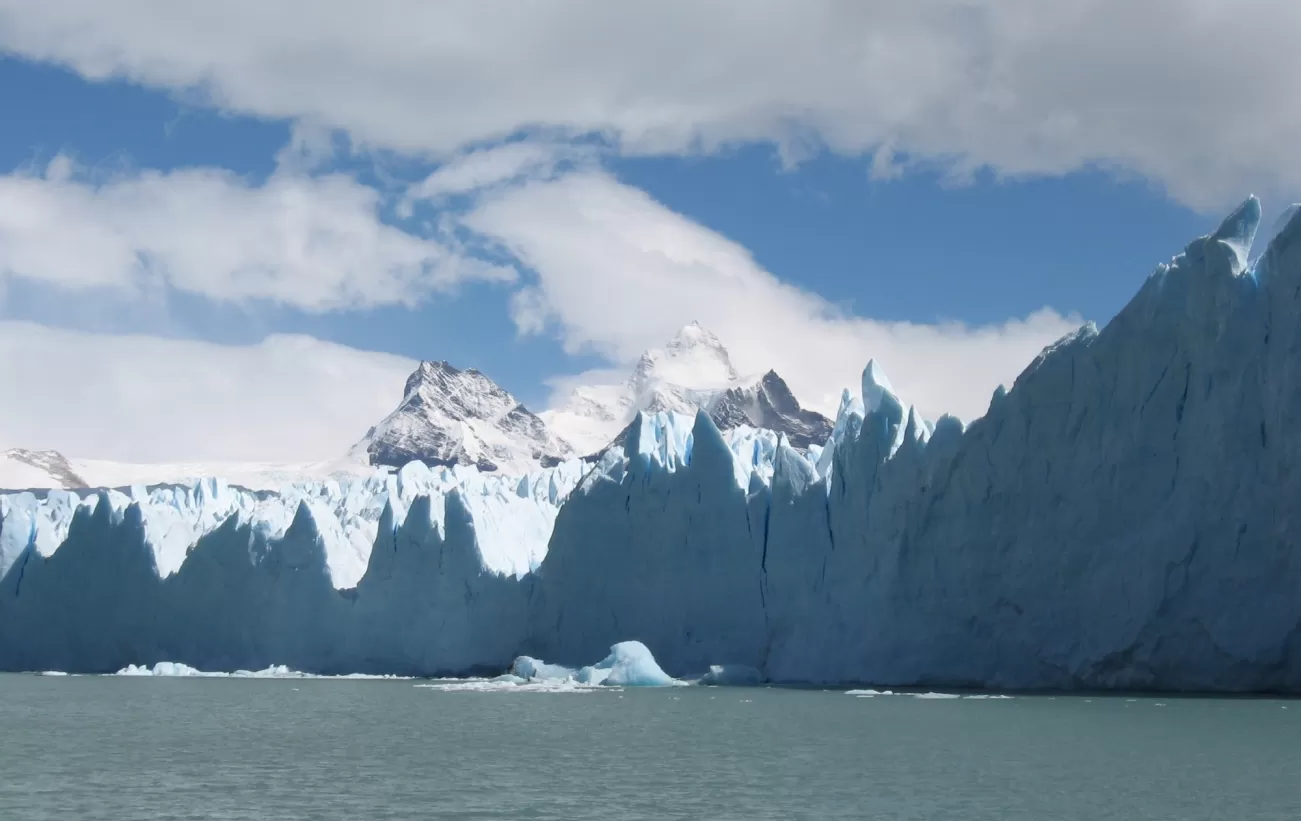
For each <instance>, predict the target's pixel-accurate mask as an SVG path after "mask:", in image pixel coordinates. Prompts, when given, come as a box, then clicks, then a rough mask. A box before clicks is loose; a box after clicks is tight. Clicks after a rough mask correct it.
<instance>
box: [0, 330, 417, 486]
mask: <svg viewBox="0 0 1301 821" xmlns="http://www.w3.org/2000/svg"><path fill="white" fill-rule="evenodd" d="M414 367H415V363H414V362H412V361H411V360H409V359H405V358H403V357H399V356H391V355H388V354H378V353H370V352H365V351H358V350H354V349H351V348H347V347H344V346H341V345H333V344H330V343H328V342H321V341H319V340H316V339H312V338H310V337H303V336H271V337H268V338H267V339H265V340H263V341H262V342H261V343H259V344H257V345H250V346H234V345H214V344H211V343H208V342H197V341H193V340H179V339H162V338H158V337H149V336H120V335H106V334H88V333H80V332H77V331H67V330H60V329H55V328H48V327H45V326H42V325H37V324H33V323H29V322H14V321H4V322H0V384H4V385H6V386H8V387H7V389H6V392H5V398H4V401H3V402H0V447H24V448H32V449H53V450H59V451H61V452H63V453H65V454H69V455H73V456H78V457H82V458H95V459H113V460H119V461H127V462H175V461H190V460H193V461H253V462H282V461H283V462H298V461H314V460H319V459H332V458H336V457H339V456H342V455H343V453H344V452H345V451H346V450H347V448H348V447H350V446H351V445H352V444H354V443H355V442H356V441H357V440H358V439H360V438H361V437H362V435H363V434H364V433H365V432H366V429H367V428H369V427H370V426H371V425H373V424H374V423H375V422H377V421H379V420H380V419H381V418H383V416H384V415H385V414H387V413H389V412H390V411H392V410H393V408H394V407H396V406H397V403H398V401H399V400H400V399H401V397H402V386H403V383H404V382H405V380H406V378H407V375H408V374H409V373H410V372H411V370H412V369H413V368H414Z"/></svg>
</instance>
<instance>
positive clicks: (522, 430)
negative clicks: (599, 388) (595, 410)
mask: <svg viewBox="0 0 1301 821" xmlns="http://www.w3.org/2000/svg"><path fill="white" fill-rule="evenodd" d="M354 450H355V451H357V452H364V453H365V454H366V457H367V459H368V460H369V462H370V464H372V465H388V466H390V467H395V468H400V467H402V466H403V465H405V464H407V463H408V462H411V461H420V462H424V463H425V464H427V465H473V466H475V467H477V468H479V469H480V470H482V471H497V470H502V471H505V472H509V473H516V474H519V473H525V472H527V471H528V470H530V469H532V468H536V467H538V466H539V465H540V466H542V467H550V466H553V465H555V464H558V463H559V462H560V461H561V460H562V459H564V458H566V457H568V456H569V455H571V453H572V449H571V448H570V446H569V444H568V443H566V442H564V441H563V440H561V439H557V438H556V437H554V436H552V435H551V433H550V432H549V431H548V430H547V426H546V424H544V423H543V421H542V420H541V419H539V418H538V417H537V416H536V415H534V414H533V413H532V412H531V411H529V409H528V408H526V407H524V406H523V405H522V404H520V403H519V401H517V400H516V399H515V397H513V396H511V395H510V394H509V393H507V392H506V391H504V390H502V389H501V388H500V387H499V386H498V385H497V384H496V383H495V382H493V381H492V380H491V379H489V378H488V377H486V376H484V375H483V374H481V373H479V372H478V371H476V370H474V369H473V368H471V369H469V370H464V371H462V370H458V369H457V368H454V367H452V366H451V365H449V364H447V363H446V362H421V363H420V367H419V368H417V369H416V370H415V372H414V373H412V374H411V376H410V377H408V378H407V384H406V389H405V391H404V395H403V397H402V404H401V405H399V406H398V409H397V410H395V411H393V413H391V414H389V415H388V416H387V417H386V418H385V419H384V420H383V421H381V422H380V423H379V424H378V425H376V426H375V427H373V428H371V429H370V430H369V431H368V432H367V433H366V436H365V437H364V438H363V439H362V441H361V442H360V443H358V444H357V446H356V448H354Z"/></svg>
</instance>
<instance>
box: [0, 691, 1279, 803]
mask: <svg viewBox="0 0 1301 821" xmlns="http://www.w3.org/2000/svg"><path fill="white" fill-rule="evenodd" d="M415 684H416V683H415V682H410V681H325V680H310V679H309V680H255V679H249V680H240V679H139V678H118V677H66V678H55V677H40V676H18V675H0V818H3V819H10V818H13V819H28V820H29V821H42V819H59V821H68V819H91V818H94V819H148V820H149V821H152V820H153V819H222V820H223V821H224V820H225V819H322V821H336V820H337V821H343V820H344V819H347V821H366V820H367V819H408V818H446V819H518V818H530V819H578V820H580V821H581V820H582V819H678V818H683V819H687V818H690V819H738V821H740V820H741V819H745V821H753V819H843V818H862V819H878V818H879V819H961V820H962V821H984V819H990V820H991V821H992V820H993V819H999V820H1000V821H1003V820H1004V819H1025V820H1026V821H1052V820H1053V819H1116V818H1126V819H1181V821H1192V820H1196V819H1208V820H1209V819H1215V820H1216V821H1220V820H1221V819H1257V820H1260V821H1265V820H1268V819H1289V821H1293V820H1294V819H1297V818H1301V702H1289V701H1280V700H1265V699H1168V698H1155V699H1154V698H1139V699H1129V698H1125V697H1108V698H1097V697H1094V698H1083V697H1057V698H1048V697H1022V698H1015V699H1010V700H996V699H919V698H913V697H909V696H897V695H896V696H878V697H875V698H856V697H853V696H847V695H845V694H844V693H842V692H821V691H808V690H780V689H753V690H744V689H718V690H714V689H707V688H695V687H693V688H673V689H657V690H641V691H634V690H624V691H621V692H611V691H599V692H590V693H535V692H534V693H526V692H515V693H503V692H497V693H482V692H442V691H437V690H431V689H428V688H423V687H417V686H414V685H415Z"/></svg>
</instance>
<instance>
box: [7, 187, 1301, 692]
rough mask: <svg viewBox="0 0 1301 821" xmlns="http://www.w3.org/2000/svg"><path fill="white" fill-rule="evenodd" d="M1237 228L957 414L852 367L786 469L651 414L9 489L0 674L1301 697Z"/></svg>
mask: <svg viewBox="0 0 1301 821" xmlns="http://www.w3.org/2000/svg"><path fill="white" fill-rule="evenodd" d="M1259 215H1260V209H1259V205H1258V203H1257V202H1256V201H1255V200H1254V199H1252V200H1248V201H1247V202H1246V203H1244V205H1243V206H1242V207H1241V208H1240V209H1238V210H1237V211H1235V212H1234V214H1232V215H1230V217H1229V218H1228V219H1226V220H1225V222H1224V224H1223V225H1222V226H1221V227H1220V228H1219V229H1218V230H1217V231H1216V232H1214V233H1213V234H1212V235H1210V236H1208V237H1203V238H1201V239H1199V240H1196V241H1194V242H1193V243H1191V244H1190V245H1189V246H1188V247H1187V248H1186V249H1185V251H1184V253H1183V254H1181V255H1180V256H1178V257H1176V258H1175V259H1174V260H1173V261H1172V262H1171V263H1169V264H1168V265H1163V266H1160V267H1159V268H1158V269H1157V270H1156V272H1155V273H1153V274H1152V276H1151V277H1149V279H1148V280H1147V282H1146V283H1145V284H1144V285H1143V287H1142V289H1141V290H1140V292H1139V293H1138V294H1137V295H1136V296H1135V298H1134V299H1133V300H1132V301H1131V303H1130V304H1129V305H1128V306H1127V307H1126V308H1125V309H1124V310H1123V311H1121V312H1120V314H1119V315H1118V316H1117V317H1116V318H1115V319H1114V320H1113V321H1112V322H1110V323H1109V324H1108V325H1107V326H1106V328H1104V329H1102V330H1101V331H1098V330H1096V329H1095V328H1093V327H1091V326H1089V327H1085V328H1083V329H1081V330H1080V331H1079V332H1078V333H1076V334H1073V335H1071V336H1069V337H1067V338H1065V339H1063V340H1062V341H1060V342H1059V343H1057V344H1056V345H1053V346H1051V347H1050V348H1049V349H1047V350H1045V351H1044V353H1043V354H1042V355H1041V356H1040V357H1039V358H1037V359H1036V360H1035V361H1034V362H1033V363H1031V364H1030V366H1029V367H1028V368H1027V369H1026V370H1025V372H1024V373H1022V374H1021V376H1020V377H1019V378H1018V379H1017V381H1016V383H1015V384H1014V385H1013V386H1012V387H1011V389H1010V390H1006V391H1005V390H1001V389H1000V390H999V391H997V392H996V393H995V395H994V397H993V399H992V400H991V404H990V408H989V411H988V413H987V414H986V416H985V417H983V418H981V419H979V420H977V421H975V422H973V423H972V424H971V425H970V426H969V427H967V428H966V429H964V428H963V426H962V425H961V424H960V423H959V422H958V421H957V420H954V419H951V418H944V419H940V420H939V421H938V422H936V423H935V424H933V425H932V424H930V423H928V422H926V421H924V420H921V419H919V418H918V417H917V415H916V413H915V412H913V411H912V409H910V408H908V407H907V405H906V404H905V403H904V402H902V401H901V400H900V399H899V397H898V396H897V395H895V393H894V392H893V391H892V390H891V389H890V386H889V383H888V381H887V380H886V379H885V377H884V374H883V373H882V371H881V369H880V368H879V367H878V366H877V365H876V364H875V363H873V364H871V365H869V367H868V369H867V370H866V371H865V373H864V380H863V385H862V388H861V391H860V395H859V396H857V397H855V396H853V395H847V396H846V398H845V401H844V402H843V403H842V410H841V413H840V415H839V418H838V419H837V422H836V426H835V429H834V432H833V434H832V439H831V441H830V442H828V444H827V445H826V447H824V448H811V449H810V451H809V453H808V454H807V455H805V454H801V453H798V452H796V451H794V450H792V449H791V448H789V447H788V446H787V445H786V444H785V443H784V442H783V441H782V440H781V439H780V437H778V436H775V435H773V434H771V433H768V432H764V431H730V432H729V433H728V434H727V435H720V434H719V432H718V430H717V429H716V427H715V426H714V425H713V423H712V422H711V421H710V420H709V419H708V417H707V416H703V415H697V416H695V417H690V416H679V415H673V414H659V415H643V416H642V417H640V418H639V419H638V420H637V422H636V424H634V425H633V426H631V428H630V429H629V431H628V433H627V436H626V438H625V439H624V441H622V442H621V443H618V444H616V445H615V446H614V447H611V448H609V449H607V450H606V451H605V453H604V454H603V456H602V457H601V459H600V461H599V463H597V464H596V465H595V466H594V467H593V468H592V469H591V470H590V471H589V472H588V473H587V474H586V475H582V476H580V472H581V471H582V470H583V468H582V467H581V466H575V467H572V468H570V467H563V466H562V468H557V469H556V471H554V472H552V473H549V474H540V475H538V476H535V477H531V478H528V479H526V480H522V481H520V482H519V483H518V484H516V485H510V486H506V485H501V484H494V483H493V482H491V481H489V480H487V479H484V478H483V477H479V476H478V475H477V474H474V475H471V474H468V473H463V474H460V475H448V476H444V478H441V479H437V480H435V479H431V478H429V477H428V476H426V475H425V474H421V473H419V470H423V468H419V469H417V468H415V467H411V466H409V468H410V469H408V468H404V469H403V471H402V472H400V473H399V474H398V475H397V476H394V477H389V478H385V479H383V480H382V481H379V480H376V482H375V483H374V484H372V485H371V486H369V487H360V486H359V487H351V486H348V487H343V486H340V487H338V488H328V489H322V488H321V487H307V488H289V489H285V491H283V492H282V493H279V494H270V495H263V496H257V495H250V496H248V497H245V496H243V495H240V494H242V493H244V492H242V491H237V489H230V488H227V487H224V486H222V485H220V484H219V483H213V484H211V485H204V486H198V487H195V488H190V489H182V490H175V489H173V490H172V491H168V492H172V493H173V495H172V496H166V494H162V495H159V494H158V493H156V491H155V490H153V489H151V490H148V491H143V490H141V491H138V492H137V491H133V493H132V495H131V496H130V497H127V496H123V497H122V498H118V497H115V496H113V495H112V494H104V495H102V496H100V497H98V498H95V499H86V500H81V499H77V498H76V497H71V496H69V495H66V494H65V495H57V494H51V495H50V496H49V497H48V498H47V499H46V500H44V501H41V500H36V499H35V497H30V496H11V497H0V518H2V520H0V573H2V574H3V577H2V579H0V668H4V669H45V668H57V667H62V668H64V669H69V670H89V669H102V670H110V669H118V668H120V667H123V666H125V665H126V664H128V663H136V664H149V663H153V662H156V661H162V660H169V661H182V662H185V663H187V664H190V665H192V666H195V667H200V668H205V669H223V668H225V669H233V668H235V667H244V668H249V669H258V668H261V667H265V666H268V665H270V664H273V663H275V664H288V665H290V666H292V667H295V668H296V669H302V670H309V671H315V672H394V673H417V674H419V673H434V672H468V671H471V670H475V669H490V668H496V669H505V668H506V667H507V666H508V665H509V664H510V661H511V659H512V658H514V657H515V656H517V655H520V654H521V653H528V654H530V655H532V656H536V657H540V658H546V659H548V660H551V661H554V662H557V663H561V664H573V665H577V664H582V663H585V662H587V661H590V659H591V658H596V657H599V656H600V655H602V654H603V653H604V652H605V650H606V648H608V647H610V646H611V645H613V644H615V643H617V642H620V641H625V640H638V641H641V642H643V643H644V644H645V645H646V646H647V647H649V648H650V650H651V651H652V652H653V653H654V655H655V657H656V658H657V659H659V661H660V662H661V664H662V665H663V667H664V669H665V670H666V671H667V672H668V673H669V674H670V675H674V676H690V675H696V674H701V673H704V672H705V671H706V670H707V669H708V668H709V666H710V665H716V664H723V665H742V666H746V667H753V668H755V669H757V670H759V671H761V672H762V674H763V675H764V676H766V677H767V678H769V679H772V680H774V681H787V682H795V681H801V682H864V683H869V682H870V683H877V684H887V685H908V684H912V685H922V686H927V685H931V686H937V685H945V686H954V685H972V686H988V687H1008V688H1118V687H1126V688H1151V689H1182V690H1226V691H1237V690H1287V691H1293V692H1296V691H1301V647H1299V646H1298V636H1301V557H1299V556H1298V541H1299V540H1298V534H1297V525H1296V524H1295V523H1294V521H1293V520H1294V518H1295V515H1294V513H1293V510H1294V508H1295V500H1296V499H1298V498H1301V459H1299V458H1298V456H1299V450H1301V444H1299V443H1298V440H1297V438H1296V437H1295V435H1294V434H1293V431H1295V430H1296V429H1297V424H1298V422H1299V421H1301V419H1299V418H1298V417H1299V416H1301V371H1299V370H1298V366H1297V365H1296V364H1295V363H1297V362H1299V361H1301V216H1297V215H1296V214H1295V213H1294V214H1293V216H1292V217H1291V218H1290V219H1289V220H1288V221H1287V222H1286V223H1285V224H1284V225H1283V227H1282V228H1281V230H1279V231H1278V232H1277V235H1276V236H1275V237H1274V238H1273V239H1272V241H1271V242H1270V243H1269V246H1268V248H1267V249H1266V250H1265V252H1264V253H1262V254H1261V255H1260V256H1259V257H1258V258H1256V262H1255V263H1254V264H1252V265H1251V266H1250V267H1248V262H1247V260H1249V259H1251V255H1250V246H1251V239H1252V236H1253V234H1254V232H1255V229H1256V225H1257V223H1258V221H1259ZM566 471H568V472H566ZM176 494H179V495H176ZM231 494H234V495H231ZM169 510H170V511H173V512H172V513H166V511H169ZM159 511H162V512H159ZM169 516H171V517H172V519H169V518H168V517H169ZM173 519H174V521H173ZM168 522H171V524H170V525H169V524H168ZM196 534H198V535H197V542H195V543H194V546H193V547H189V546H188V544H186V543H187V542H191V540H193V539H195V538H196ZM350 534H351V535H350ZM356 534H360V535H356ZM177 545H180V546H181V547H179V548H178V547H176V546H177ZM56 548H57V549H56ZM350 557H351V558H350Z"/></svg>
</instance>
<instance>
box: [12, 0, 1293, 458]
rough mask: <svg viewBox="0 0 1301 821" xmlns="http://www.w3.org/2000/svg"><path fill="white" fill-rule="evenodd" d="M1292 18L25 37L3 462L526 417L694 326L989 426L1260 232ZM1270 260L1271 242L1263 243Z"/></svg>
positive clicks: (33, 25)
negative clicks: (874, 371) (1211, 252)
mask: <svg viewBox="0 0 1301 821" xmlns="http://www.w3.org/2000/svg"><path fill="white" fill-rule="evenodd" d="M1299 33H1301V6H1296V5H1295V4H1289V3H1283V2H1265V0H1141V1H1140V2H1133V0H1065V1H1064V2H1061V3H1052V4H1045V3H1041V2H1038V0H915V2H911V3H906V4H901V3H898V2H894V1H893V0H891V2H878V1H877V0H745V1H744V2H742V1H741V0H692V1H691V2H687V0H656V1H655V2H642V0H630V2H627V3H617V4H611V3H606V2H599V1H598V0H556V2H553V3H546V4H520V3H516V2H509V3H507V2H505V0H500V1H499V0H465V1H462V0H449V2H444V3H437V4H432V3H424V2H420V0H368V1H367V2H364V3H363V2H359V1H357V2H354V1H353V0H310V2H309V0H278V2H275V3H267V2H265V0H259V2H253V0H225V1H224V2H222V3H220V4H216V3H208V2H200V0H186V2H165V1H164V0H118V2H115V3H112V4H105V3H102V2H99V0H45V1H44V2H42V3H40V4H35V3H31V2H27V0H0V384H3V385H4V386H5V389H4V395H3V398H0V447H28V448H52V449H58V450H60V451H62V452H64V453H66V454H70V455H75V456H79V457H85V458H103V459H117V460H124V461H172V462H175V461H197V460H208V461H215V460H238V461H276V462H291V461H309V460H318V459H329V458H332V457H335V456H337V455H339V454H341V453H342V452H343V451H344V450H346V449H347V447H348V446H349V445H351V444H352V443H353V442H355V441H356V440H357V439H359V438H360V437H361V436H362V434H364V433H365V430H366V429H367V428H368V427H369V426H370V425H371V424H373V423H374V422H376V421H378V420H379V419H380V418H382V417H383V416H384V415H385V414H386V413H388V412H389V411H390V410H392V409H393V408H394V407H395V406H396V405H397V403H398V401H399V399H400V398H401V396H400V395H401V389H402V383H403V381H404V379H405V377H406V375H407V373H409V371H410V370H411V369H412V368H413V367H414V364H415V362H416V361H417V360H419V359H446V360H448V361H450V362H452V363H453V364H455V365H458V366H461V367H476V368H478V369H480V370H481V371H483V372H485V373H486V374H488V375H489V376H491V377H492V378H493V379H495V380H496V381H497V382H498V383H499V384H501V385H502V386H503V387H505V388H506V389H507V390H509V391H511V392H512V393H514V394H515V395H516V396H517V397H519V398H520V399H521V401H523V402H524V403H525V404H526V405H528V406H529V407H530V408H531V409H534V410H542V409H544V408H547V407H549V406H554V405H555V404H557V403H560V402H562V401H563V399H564V397H565V395H566V393H567V390H568V389H569V388H570V387H572V386H573V385H574V384H577V383H582V382H592V381H603V380H609V379H617V378H619V377H620V375H621V374H623V373H625V372H626V371H627V369H629V368H630V367H631V364H632V363H633V362H635V360H636V358H637V357H638V355H639V354H640V353H641V352H642V351H643V350H645V349H646V348H648V347H653V346H657V345H662V344H663V343H664V342H665V341H667V339H668V338H669V337H670V336H672V334H673V332H674V331H675V330H676V329H677V328H679V327H681V326H682V325H685V324H687V323H689V322H692V321H699V322H700V323H701V324H702V325H704V326H705V327H707V328H709V329H710V330H712V331H713V332H714V333H716V334H717V335H718V336H719V337H720V338H721V339H722V341H723V342H724V344H726V345H727V346H728V348H729V350H730V351H731V353H732V355H733V358H734V360H735V362H736V365H737V367H738V369H739V370H741V371H743V372H747V373H760V372H762V371H764V370H767V369H768V368H775V369H776V370H777V371H778V372H779V373H781V374H782V375H783V376H784V377H785V378H786V379H787V381H788V382H789V383H790V385H791V387H792V389H793V390H794V391H795V393H796V394H797V396H799V397H800V399H801V400H802V401H803V402H804V404H806V405H808V406H811V407H814V408H816V409H818V410H822V411H823V412H826V413H832V412H834V410H835V407H836V403H837V400H838V397H839V394H840V391H841V389H842V388H844V387H850V386H853V385H855V384H857V380H858V375H859V372H860V371H861V370H862V368H863V366H864V365H865V364H866V362H867V361H868V359H869V358H875V359H876V360H877V361H878V362H879V363H880V364H881V365H882V366H883V367H884V369H885V371H886V372H887V373H888V374H889V376H890V379H891V381H892V383H893V384H894V386H895V388H896V389H897V390H898V392H899V393H900V394H901V395H902V396H903V397H904V399H905V400H906V401H911V402H914V403H916V404H917V405H918V407H919V408H920V409H921V410H922V411H923V412H924V413H925V414H926V415H928V416H931V417H937V416H938V415H940V414H942V413H945V412H949V413H954V414H956V415H958V416H959V417H961V418H963V419H966V420H971V419H973V418H975V417H978V416H979V415H981V414H982V413H983V412H984V410H985V408H986V407H987V405H988V401H989V397H990V395H991V393H992V392H993V390H994V389H995V387H996V386H997V385H999V384H1010V383H1011V382H1012V381H1013V380H1015V378H1016V376H1017V374H1018V373H1019V372H1020V371H1021V370H1022V369H1023V368H1024V367H1025V366H1026V365H1027V364H1029V362H1030V361H1031V359H1032V358H1033V357H1034V356H1035V355H1036V354H1037V353H1038V352H1039V350H1040V349H1042V348H1043V347H1044V346H1045V345H1048V344H1050V343H1052V342H1053V341H1054V340H1056V339H1058V338H1059V337H1061V336H1062V335H1064V334H1066V333H1069V332H1071V331H1072V330H1074V329H1075V328H1076V327H1078V326H1079V325H1080V324H1081V323H1083V322H1085V321H1094V322H1097V323H1098V324H1099V325H1102V324H1105V323H1106V322H1107V321H1108V320H1109V319H1110V318H1111V317H1112V316H1113V315H1114V314H1115V313H1116V312H1117V311H1118V310H1119V309H1120V308H1121V307H1122V306H1123V305H1124V304H1125V302H1126V301H1127V300H1128V299H1129V298H1130V297H1131V296H1132V295H1133V294H1134V293H1135V292H1136V291H1137V289H1138V288H1139V286H1140V285H1141V284H1142V282H1143V280H1144V278H1145V277H1146V276H1147V275H1148V274H1149V273H1150V272H1151V271H1152V270H1153V269H1154V268H1155V266H1156V265H1157V264H1158V263H1160V262H1163V261H1167V260H1168V259H1169V258H1170V257H1172V256H1173V255H1175V254H1177V253H1178V252H1179V251H1180V250H1181V249H1182V248H1183V246H1184V245H1185V244H1186V243H1187V242H1188V241H1190V240H1192V239H1193V238H1195V237H1197V236H1199V235H1201V234H1204V233H1206V232H1208V231H1209V230H1211V229H1213V228H1214V226H1215V225H1216V223H1217V222H1218V218H1219V217H1220V216H1221V215H1223V214H1224V213H1227V212H1228V211H1229V210H1231V209H1232V208H1233V206H1234V205H1236V204H1237V203H1238V202H1240V201H1241V200H1242V199H1243V198H1245V197H1246V196H1247V195H1248V194H1251V193H1255V194H1257V195H1260V196H1261V197H1262V198H1263V199H1264V200H1265V205H1266V210H1267V220H1268V219H1269V216H1268V214H1269V213H1280V212H1281V211H1282V210H1283V208H1284V207H1285V206H1286V204H1287V203H1289V202H1292V201H1294V200H1297V199H1301V153H1298V152H1297V151H1296V146H1297V145H1298V144H1301V108H1298V107H1297V106H1295V105H1294V104H1293V103H1292V101H1294V100H1296V99H1298V97H1299V95H1298V92H1301V51H1298V50H1297V49H1295V47H1294V44H1295V40H1296V36H1297V35H1298V34H1299ZM1266 224H1268V221H1267V222H1266Z"/></svg>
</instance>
